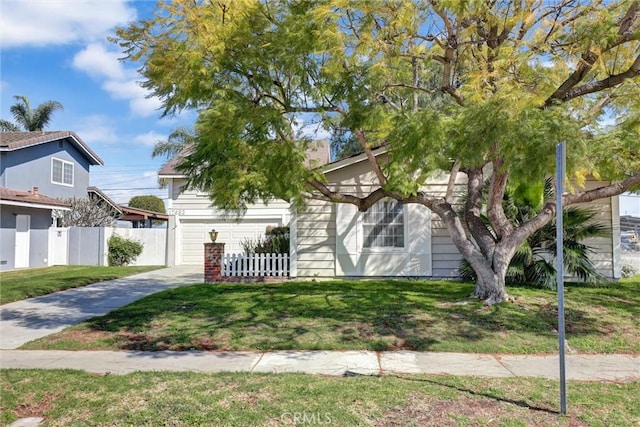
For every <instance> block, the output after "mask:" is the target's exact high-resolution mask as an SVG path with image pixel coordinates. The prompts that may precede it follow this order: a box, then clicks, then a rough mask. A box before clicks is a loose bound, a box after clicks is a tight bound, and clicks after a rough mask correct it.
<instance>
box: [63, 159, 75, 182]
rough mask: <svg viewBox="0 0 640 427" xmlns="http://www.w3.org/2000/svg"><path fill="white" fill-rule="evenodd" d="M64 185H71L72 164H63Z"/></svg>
mask: <svg viewBox="0 0 640 427" xmlns="http://www.w3.org/2000/svg"><path fill="white" fill-rule="evenodd" d="M64 183H65V184H69V185H73V164H72V163H65V164H64Z"/></svg>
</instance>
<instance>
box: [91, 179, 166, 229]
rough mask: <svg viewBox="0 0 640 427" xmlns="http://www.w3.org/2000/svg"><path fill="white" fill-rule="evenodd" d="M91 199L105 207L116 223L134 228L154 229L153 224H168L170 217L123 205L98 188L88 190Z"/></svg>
mask: <svg viewBox="0 0 640 427" xmlns="http://www.w3.org/2000/svg"><path fill="white" fill-rule="evenodd" d="M87 193H88V194H89V198H90V199H91V200H93V201H94V202H95V203H96V204H97V205H98V206H102V207H104V208H105V209H106V210H107V211H110V212H111V215H112V217H113V221H114V223H115V222H116V221H118V220H119V221H128V222H130V223H131V227H132V228H152V227H153V222H154V221H158V222H166V221H168V220H169V216H168V215H166V214H163V213H160V212H153V211H148V210H146V209H139V208H132V207H129V206H125V205H121V204H118V203H116V202H114V201H113V200H111V199H110V198H109V196H107V195H106V194H105V193H104V192H102V190H100V189H99V188H98V187H89V188H87Z"/></svg>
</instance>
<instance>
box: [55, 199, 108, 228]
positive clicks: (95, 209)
mask: <svg viewBox="0 0 640 427" xmlns="http://www.w3.org/2000/svg"><path fill="white" fill-rule="evenodd" d="M65 202H66V203H67V204H69V205H70V207H71V209H70V210H66V211H62V210H56V211H55V212H54V216H55V217H56V218H57V219H58V221H57V222H58V224H57V225H58V226H59V227H112V226H114V225H115V224H116V221H117V220H118V218H119V216H120V214H119V213H118V212H116V210H115V209H113V208H111V207H109V206H108V205H106V204H100V203H98V202H97V201H96V200H92V199H90V198H88V197H84V198H75V197H73V198H70V199H65Z"/></svg>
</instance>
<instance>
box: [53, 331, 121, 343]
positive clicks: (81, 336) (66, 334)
mask: <svg viewBox="0 0 640 427" xmlns="http://www.w3.org/2000/svg"><path fill="white" fill-rule="evenodd" d="M113 336H114V334H113V332H106V331H96V330H93V329H69V330H67V331H62V332H60V333H58V334H55V335H53V336H51V337H50V338H49V342H50V343H51V344H53V343H56V342H58V341H73V342H77V343H82V344H93V343H95V342H97V341H100V340H106V339H109V338H113Z"/></svg>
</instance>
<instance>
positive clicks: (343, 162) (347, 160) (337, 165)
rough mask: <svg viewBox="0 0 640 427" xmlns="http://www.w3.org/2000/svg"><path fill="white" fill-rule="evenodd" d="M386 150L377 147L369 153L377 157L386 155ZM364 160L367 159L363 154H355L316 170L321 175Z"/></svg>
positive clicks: (386, 148) (385, 146) (382, 146)
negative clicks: (320, 172)
mask: <svg viewBox="0 0 640 427" xmlns="http://www.w3.org/2000/svg"><path fill="white" fill-rule="evenodd" d="M387 150H388V146H387V145H381V146H380V147H377V148H374V149H373V150H371V152H372V153H373V155H374V156H375V157H378V156H379V155H381V154H384V153H386V152H387ZM366 159H367V155H366V154H365V153H357V154H353V155H351V156H349V157H345V158H343V159H340V160H336V161H334V162H331V163H327V164H326V165H324V166H321V167H319V168H318V169H319V170H320V171H322V172H323V173H327V172H333V171H335V170H338V169H342V168H346V167H347V166H351V165H354V164H356V163H360V162H362V161H364V160H366Z"/></svg>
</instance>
